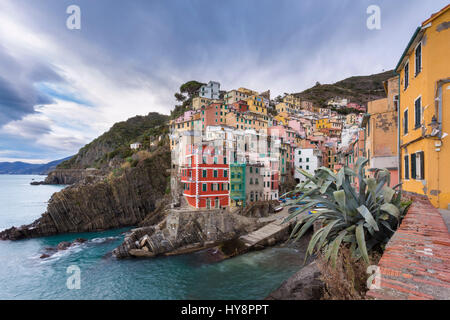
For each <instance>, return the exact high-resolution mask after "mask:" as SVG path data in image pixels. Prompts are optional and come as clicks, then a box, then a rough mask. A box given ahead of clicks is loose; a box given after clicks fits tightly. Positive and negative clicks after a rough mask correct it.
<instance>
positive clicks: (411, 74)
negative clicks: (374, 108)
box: [395, 5, 450, 208]
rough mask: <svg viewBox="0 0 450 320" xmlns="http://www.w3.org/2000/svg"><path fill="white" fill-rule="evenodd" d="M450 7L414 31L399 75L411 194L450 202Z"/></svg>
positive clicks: (406, 184) (405, 175)
mask: <svg viewBox="0 0 450 320" xmlns="http://www.w3.org/2000/svg"><path fill="white" fill-rule="evenodd" d="M449 23H450V5H448V6H446V7H445V8H443V9H442V10H441V11H439V12H437V13H435V14H433V15H432V16H431V17H430V18H429V19H427V20H425V21H424V22H423V23H422V24H421V25H420V26H419V27H418V28H417V29H416V30H415V32H414V34H413V36H412V38H411V39H410V41H409V43H408V45H407V46H406V48H405V51H404V52H403V55H402V56H401V58H400V60H399V62H398V64H397V66H396V68H395V71H396V72H397V73H398V74H399V76H400V90H399V91H400V99H399V104H400V109H399V116H400V122H399V123H400V124H401V125H400V128H399V137H400V139H399V144H400V145H399V147H400V153H401V166H400V176H401V181H402V183H403V185H402V188H403V190H404V191H406V192H411V193H415V194H420V195H424V196H427V197H428V198H429V199H430V201H431V203H432V204H433V205H434V206H436V207H439V208H447V207H448V205H449V204H450V179H448V177H450V165H449V163H450V145H449V139H450V138H448V137H447V136H448V133H450V63H449V53H450V28H449Z"/></svg>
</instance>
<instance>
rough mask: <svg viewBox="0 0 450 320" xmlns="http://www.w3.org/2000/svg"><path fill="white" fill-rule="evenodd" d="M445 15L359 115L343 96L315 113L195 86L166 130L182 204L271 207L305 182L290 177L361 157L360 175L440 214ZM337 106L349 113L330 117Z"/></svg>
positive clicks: (291, 100) (448, 154)
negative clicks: (382, 176) (380, 172)
mask: <svg viewBox="0 0 450 320" xmlns="http://www.w3.org/2000/svg"><path fill="white" fill-rule="evenodd" d="M449 8H450V7H449V6H447V7H446V8H444V9H442V10H441V11H440V12H439V13H437V14H435V15H433V16H432V17H431V18H429V19H428V20H426V21H425V22H424V23H423V24H422V25H421V26H419V27H418V28H417V30H416V32H415V33H414V35H413V37H412V39H411V40H410V42H409V44H408V46H407V48H406V49H405V52H404V53H403V55H402V57H401V58H400V61H399V63H398V65H397V67H396V68H395V73H393V76H392V78H390V79H388V80H386V81H385V82H384V90H385V92H386V96H387V97H386V98H384V99H379V100H375V101H370V102H369V103H368V104H367V108H366V106H362V105H359V104H357V103H355V102H352V101H348V100H347V99H346V98H343V97H335V98H332V99H330V100H329V101H327V103H326V104H327V105H326V106H317V105H314V104H313V103H312V102H311V101H307V100H304V99H301V98H299V97H298V96H296V95H294V94H285V95H284V97H282V98H281V99H280V98H276V99H272V98H271V96H270V90H267V91H265V92H257V91H255V90H251V89H247V88H238V89H233V90H229V91H222V90H221V89H220V83H219V82H216V81H210V82H209V83H208V84H206V85H203V86H202V87H201V88H200V89H199V91H198V96H196V97H195V98H193V100H192V105H191V106H190V107H191V108H190V110H189V111H186V112H185V113H184V114H183V115H181V116H180V117H178V118H176V119H174V120H172V121H171V122H170V147H171V151H172V172H173V175H175V177H176V179H177V180H178V181H179V183H180V184H181V188H182V189H183V195H184V197H185V199H186V201H187V203H188V204H189V205H190V206H192V207H193V208H222V207H228V206H246V205H248V204H249V203H252V202H255V201H259V200H277V199H279V197H280V196H281V194H280V193H281V191H282V190H283V185H284V184H286V183H287V182H288V181H289V179H293V181H295V182H296V183H298V182H302V181H304V180H305V177H304V176H303V175H302V174H301V173H300V172H299V170H296V169H303V170H305V171H307V172H309V173H311V174H314V171H315V170H316V169H317V168H319V167H321V166H324V167H327V168H329V169H330V170H332V171H334V172H337V171H338V170H339V169H340V168H341V167H342V166H344V165H345V166H349V167H353V166H354V164H355V163H356V161H357V159H358V157H361V156H364V157H366V158H368V159H369V164H368V173H367V175H370V174H375V172H376V169H377V168H387V169H388V170H389V171H390V172H391V185H392V186H393V185H396V184H398V183H403V190H404V191H406V192H412V193H416V194H422V195H425V196H427V197H429V198H430V200H431V202H432V203H433V204H434V205H435V206H438V207H442V208H443V207H447V205H448V204H449V203H450V179H448V177H450V166H449V165H448V164H449V163H450V162H449V160H450V151H449V150H450V149H449V148H448V147H447V148H445V145H444V144H443V139H444V138H445V137H446V136H447V133H446V132H445V130H448V125H449V121H450V120H449V115H448V108H449V106H448V99H449V93H450V90H449V88H450V84H449V82H450V79H449V75H450V63H449V62H448V57H445V56H444V52H450V48H449V46H450V41H449V40H450V35H449V32H450V30H449V28H448V25H446V23H447V24H448V21H449V20H450V18H449V15H450V9H449ZM445 104H446V105H445ZM444 105H445V106H444ZM344 108H351V109H352V110H355V113H350V114H347V115H343V114H342V113H339V112H337V110H339V109H344ZM398 123H400V124H401V125H400V126H398Z"/></svg>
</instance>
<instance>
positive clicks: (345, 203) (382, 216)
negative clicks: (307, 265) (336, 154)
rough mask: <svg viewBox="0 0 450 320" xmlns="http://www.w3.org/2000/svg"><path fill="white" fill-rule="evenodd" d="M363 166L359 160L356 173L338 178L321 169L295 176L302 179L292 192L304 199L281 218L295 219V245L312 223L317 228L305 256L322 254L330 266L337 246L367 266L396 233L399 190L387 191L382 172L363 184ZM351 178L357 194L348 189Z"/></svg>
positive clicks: (341, 173)
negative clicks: (356, 184) (343, 246)
mask: <svg viewBox="0 0 450 320" xmlns="http://www.w3.org/2000/svg"><path fill="white" fill-rule="evenodd" d="M367 162H368V160H367V159H365V158H363V157H360V158H358V161H357V162H356V165H355V171H353V170H351V169H350V168H348V167H343V168H342V169H341V170H340V171H339V172H338V173H337V174H335V173H334V172H332V171H331V170H330V169H328V168H325V167H321V168H319V169H318V170H317V171H316V174H315V175H314V176H312V175H310V174H309V173H308V172H306V171H304V170H299V171H300V172H301V173H302V174H303V175H304V176H305V177H306V178H307V179H306V181H305V182H304V183H301V184H299V185H297V187H296V189H295V190H294V191H291V193H293V192H295V193H298V192H302V193H303V195H302V196H301V197H300V198H298V199H297V200H293V201H291V202H290V203H287V204H294V206H295V207H297V208H298V209H297V210H296V211H294V212H293V213H292V214H291V215H290V216H289V217H287V218H286V221H289V220H292V219H294V218H297V219H298V221H297V224H296V226H295V227H294V230H293V231H292V234H291V238H293V239H294V240H297V239H299V238H300V237H301V236H303V235H304V234H305V233H306V231H307V230H308V229H310V228H311V227H312V226H313V225H314V223H315V222H318V223H320V224H321V225H322V227H321V228H320V229H318V230H317V231H316V232H315V233H314V234H313V236H312V237H311V240H310V243H309V246H308V248H307V254H306V256H308V255H311V254H313V253H315V252H319V251H323V252H324V253H325V258H326V260H328V259H330V258H331V261H332V263H333V265H334V264H335V261H336V257H337V254H338V251H339V248H340V247H341V244H346V245H348V246H349V248H350V250H351V252H352V255H353V257H354V258H356V259H359V258H361V257H362V258H363V259H364V261H365V262H366V263H369V257H368V251H370V250H373V249H376V248H379V249H383V248H384V246H385V245H386V243H387V242H388V240H389V239H390V237H391V236H392V234H393V233H394V230H395V229H396V228H397V227H398V225H399V223H400V221H401V219H402V217H403V215H404V213H405V212H406V208H407V206H402V205H401V194H400V192H399V191H398V190H397V191H396V190H395V189H397V187H398V185H397V186H395V187H394V188H390V187H389V185H390V173H389V171H388V170H386V169H377V171H376V172H375V177H374V178H365V174H364V166H365V165H366V163H367ZM355 178H356V179H357V180H358V182H359V190H358V191H357V190H355V188H354V187H353V186H352V184H351V181H352V180H354V179H355ZM307 187H311V188H309V189H308V188H307ZM305 203H306V204H305ZM310 210H315V211H313V212H310Z"/></svg>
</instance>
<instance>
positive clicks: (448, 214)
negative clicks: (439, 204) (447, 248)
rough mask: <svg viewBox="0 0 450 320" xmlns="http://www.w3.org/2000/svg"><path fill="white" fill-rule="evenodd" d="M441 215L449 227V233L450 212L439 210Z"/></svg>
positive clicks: (448, 227) (449, 229)
mask: <svg viewBox="0 0 450 320" xmlns="http://www.w3.org/2000/svg"><path fill="white" fill-rule="evenodd" d="M439 213H440V214H441V216H442V218H443V219H444V221H445V224H446V225H447V230H448V232H450V210H445V209H439Z"/></svg>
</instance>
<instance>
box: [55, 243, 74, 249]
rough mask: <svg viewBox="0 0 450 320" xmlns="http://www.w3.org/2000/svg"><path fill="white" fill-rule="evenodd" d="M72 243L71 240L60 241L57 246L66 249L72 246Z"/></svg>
mask: <svg viewBox="0 0 450 320" xmlns="http://www.w3.org/2000/svg"><path fill="white" fill-rule="evenodd" d="M71 245H72V243H71V242H68V241H62V242H60V243H58V245H57V246H56V248H57V249H58V250H66V249H67V248H68V247H70V246H71Z"/></svg>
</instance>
